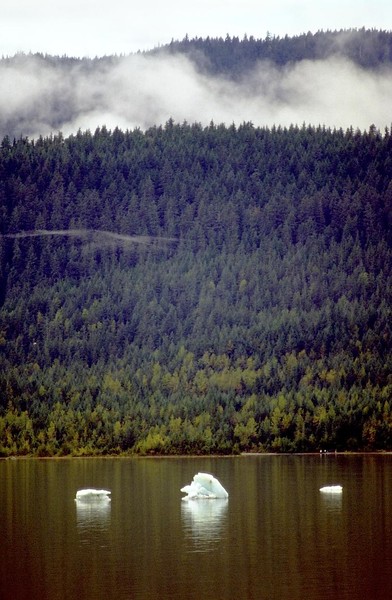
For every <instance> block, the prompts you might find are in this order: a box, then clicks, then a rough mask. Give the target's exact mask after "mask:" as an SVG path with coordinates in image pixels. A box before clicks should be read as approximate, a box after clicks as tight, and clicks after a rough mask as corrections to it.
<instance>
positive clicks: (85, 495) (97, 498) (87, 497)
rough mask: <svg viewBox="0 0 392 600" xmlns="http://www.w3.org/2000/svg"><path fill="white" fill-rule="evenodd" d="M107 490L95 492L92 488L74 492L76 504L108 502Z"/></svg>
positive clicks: (108, 493) (108, 492)
mask: <svg viewBox="0 0 392 600" xmlns="http://www.w3.org/2000/svg"><path fill="white" fill-rule="evenodd" d="M110 494H111V492H110V491H109V490H96V489H94V488H86V489H84V490H78V491H77V492H76V498H75V500H76V502H86V503H90V502H110Z"/></svg>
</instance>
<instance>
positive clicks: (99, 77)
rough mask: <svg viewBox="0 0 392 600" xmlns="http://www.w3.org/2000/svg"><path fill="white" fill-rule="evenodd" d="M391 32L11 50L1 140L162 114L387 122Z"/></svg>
mask: <svg viewBox="0 0 392 600" xmlns="http://www.w3.org/2000/svg"><path fill="white" fill-rule="evenodd" d="M391 48H392V34H391V33H389V32H383V31H375V30H365V29H363V30H358V31H357V30H351V31H350V30H348V31H339V32H318V33H315V34H310V33H309V34H306V35H305V34H304V35H301V36H297V37H294V38H289V37H285V38H277V37H271V36H268V35H267V37H266V38H265V39H255V38H253V37H244V39H242V40H240V39H238V38H235V37H233V38H231V37H229V36H227V37H226V38H225V39H221V38H218V39H215V38H207V39H205V40H204V39H188V38H185V39H184V40H182V41H172V42H171V43H169V44H167V45H165V46H161V47H159V48H156V49H154V50H152V51H150V52H144V53H137V54H132V55H129V56H107V57H100V58H96V59H75V58H71V57H66V56H65V57H53V56H47V55H41V54H34V55H30V54H29V55H25V54H17V55H16V56H14V57H7V58H3V59H2V60H0V81H1V83H2V94H1V96H0V138H3V137H4V136H5V135H8V136H9V137H10V138H11V139H13V138H14V137H15V138H16V139H18V138H20V137H26V136H28V137H29V138H30V139H31V138H34V139H37V137H39V136H40V135H43V136H47V135H51V134H57V133H58V132H59V131H61V132H62V133H63V135H65V136H67V135H69V134H71V133H75V132H76V131H77V130H78V129H79V128H80V129H82V130H86V129H90V130H91V131H94V130H95V129H96V127H101V126H102V125H106V126H107V127H108V128H109V129H114V128H115V127H119V128H120V129H123V130H126V129H134V128H135V127H140V128H142V129H147V128H149V127H151V126H153V125H157V124H163V123H165V122H166V121H168V120H169V119H170V118H173V119H174V120H175V121H176V122H179V123H180V122H183V121H184V120H185V121H187V122H189V123H193V122H198V123H201V124H202V125H203V126H207V125H208V124H209V122H210V121H211V120H213V121H214V122H216V123H225V124H226V125H230V124H231V123H235V124H236V125H237V126H238V125H240V124H241V123H243V122H248V121H251V122H253V123H254V124H255V125H257V126H262V127H264V126H266V127H272V126H273V125H278V124H279V125H281V126H286V127H289V126H290V125H302V123H310V124H313V125H316V126H317V125H319V124H321V125H325V126H327V127H331V128H334V127H336V128H340V127H342V128H343V129H347V128H349V127H351V126H352V127H354V128H359V129H361V130H366V129H367V128H368V127H369V125H371V124H374V125H376V127H377V128H379V129H380V130H382V129H383V128H384V127H385V126H387V127H389V125H390V98H391V97H392V68H391V57H392V50H391Z"/></svg>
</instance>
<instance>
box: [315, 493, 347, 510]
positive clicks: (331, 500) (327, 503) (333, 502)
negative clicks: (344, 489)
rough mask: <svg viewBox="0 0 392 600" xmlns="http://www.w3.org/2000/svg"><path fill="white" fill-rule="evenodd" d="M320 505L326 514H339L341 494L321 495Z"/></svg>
mask: <svg viewBox="0 0 392 600" xmlns="http://www.w3.org/2000/svg"><path fill="white" fill-rule="evenodd" d="M320 496H321V501H322V505H323V506H324V507H325V508H326V509H327V510H328V512H336V513H338V512H341V510H342V500H343V494H321V495H320Z"/></svg>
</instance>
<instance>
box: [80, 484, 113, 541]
mask: <svg viewBox="0 0 392 600" xmlns="http://www.w3.org/2000/svg"><path fill="white" fill-rule="evenodd" d="M75 506H76V525H77V528H78V530H79V532H80V534H81V542H82V543H89V542H93V541H94V540H93V539H92V538H91V536H92V535H93V537H94V534H99V533H101V532H103V531H106V530H107V529H108V528H109V524H110V516H111V501H110V492H109V491H107V490H93V489H86V490H79V491H78V492H77V494H76V498H75Z"/></svg>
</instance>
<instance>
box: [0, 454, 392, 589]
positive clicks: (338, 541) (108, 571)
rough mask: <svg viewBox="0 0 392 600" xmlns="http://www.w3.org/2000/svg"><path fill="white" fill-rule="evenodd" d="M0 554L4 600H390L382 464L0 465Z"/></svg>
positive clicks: (360, 460)
mask: <svg viewBox="0 0 392 600" xmlns="http://www.w3.org/2000/svg"><path fill="white" fill-rule="evenodd" d="M198 471H206V472H210V473H213V474H214V475H215V476H216V477H217V478H218V479H219V480H220V481H221V483H222V484H223V485H224V487H225V488H226V489H227V490H228V492H229V499H228V500H227V501H221V500H204V501H202V500H199V501H192V502H185V501H182V499H181V498H182V496H183V494H181V492H180V488H181V487H182V486H183V485H185V484H187V483H190V482H191V480H192V478H193V475H194V474H195V473H196V472H198ZM328 484H341V485H342V486H343V493H342V494H341V495H334V496H333V495H324V494H322V493H320V491H319V488H320V487H321V486H324V485H328ZM85 487H97V488H105V489H109V490H111V492H112V501H111V502H110V503H109V504H105V505H103V506H101V507H87V508H86V507H85V508H80V507H78V506H77V503H76V502H75V500H74V498H75V495H76V491H77V490H78V489H80V488H85ZM0 545H1V546H0V547H1V560H0V598H1V600H24V599H26V600H27V599H28V600H46V599H48V600H68V599H70V600H90V599H91V600H125V599H126V600H131V599H136V600H139V599H140V600H147V599H149V600H150V599H151V600H152V599H154V600H155V599H160V600H162V599H163V600H164V599H166V598H175V599H189V600H193V599H195V600H196V599H197V600H200V599H203V600H212V599H214V600H240V599H241V600H246V599H257V600H329V599H333V600H345V599H350V600H357V599H358V600H376V599H380V600H388V599H390V598H392V455H382V456H375V455H333V454H328V455H322V456H247V457H243V456H240V457H235V458H212V457H208V458H146V459H124V458H106V459H60V460H55V459H53V460H52V459H47V460H28V459H27V460H6V461H0Z"/></svg>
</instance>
